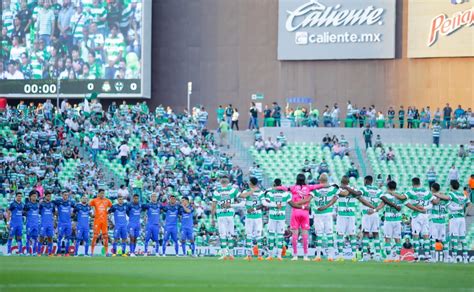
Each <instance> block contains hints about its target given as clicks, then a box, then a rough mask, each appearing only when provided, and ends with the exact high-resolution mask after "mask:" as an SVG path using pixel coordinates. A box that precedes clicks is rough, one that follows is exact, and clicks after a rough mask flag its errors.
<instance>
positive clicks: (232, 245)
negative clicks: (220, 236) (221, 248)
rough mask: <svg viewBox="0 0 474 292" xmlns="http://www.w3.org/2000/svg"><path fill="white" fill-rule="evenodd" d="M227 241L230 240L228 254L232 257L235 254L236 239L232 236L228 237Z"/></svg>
mask: <svg viewBox="0 0 474 292" xmlns="http://www.w3.org/2000/svg"><path fill="white" fill-rule="evenodd" d="M227 242H228V246H229V249H228V255H229V256H230V257H233V256H234V246H235V242H234V239H233V238H230V239H229V238H228V239H227Z"/></svg>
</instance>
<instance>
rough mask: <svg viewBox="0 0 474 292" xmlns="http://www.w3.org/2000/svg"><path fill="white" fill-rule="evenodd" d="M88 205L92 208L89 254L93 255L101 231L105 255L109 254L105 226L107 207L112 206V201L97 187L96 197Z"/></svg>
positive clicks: (107, 235)
mask: <svg viewBox="0 0 474 292" xmlns="http://www.w3.org/2000/svg"><path fill="white" fill-rule="evenodd" d="M89 205H90V206H91V207H92V208H93V209H94V213H95V216H94V237H93V239H92V251H91V256H93V255H94V248H95V244H96V241H97V238H98V237H99V234H100V233H102V240H103V242H104V248H105V253H106V256H108V255H109V250H108V247H109V233H108V228H107V218H108V209H109V208H111V207H112V202H111V201H110V200H109V199H107V198H105V191H104V190H103V189H99V193H98V194H97V198H95V199H93V200H91V201H90V203H89Z"/></svg>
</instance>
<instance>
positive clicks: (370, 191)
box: [359, 175, 382, 260]
mask: <svg viewBox="0 0 474 292" xmlns="http://www.w3.org/2000/svg"><path fill="white" fill-rule="evenodd" d="M373 181H374V178H373V177H372V176H370V175H368V176H366V177H365V178H364V186H363V187H362V188H361V189H360V190H361V192H362V196H361V197H360V198H359V201H360V202H361V203H362V232H363V236H364V237H363V239H362V254H363V258H364V260H367V259H368V257H369V244H370V241H373V247H374V249H373V250H372V251H374V250H375V253H374V255H377V256H378V255H380V252H381V245H380V238H379V231H380V217H379V214H376V213H375V212H374V211H375V208H376V207H377V206H378V205H380V197H381V196H382V190H380V189H379V188H378V187H376V186H374V185H372V183H373Z"/></svg>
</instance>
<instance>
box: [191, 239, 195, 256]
mask: <svg viewBox="0 0 474 292" xmlns="http://www.w3.org/2000/svg"><path fill="white" fill-rule="evenodd" d="M195 253H196V244H195V243H194V241H193V242H191V254H192V255H194V254H195Z"/></svg>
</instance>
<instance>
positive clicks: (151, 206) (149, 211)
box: [143, 193, 161, 256]
mask: <svg viewBox="0 0 474 292" xmlns="http://www.w3.org/2000/svg"><path fill="white" fill-rule="evenodd" d="M150 200H151V202H150V203H148V204H145V205H144V206H143V210H145V211H146V217H147V223H146V236H145V254H144V255H145V256H147V255H148V242H150V240H153V241H154V242H155V255H156V256H160V245H159V243H158V235H159V234H160V216H161V213H160V212H161V204H160V203H159V202H158V195H157V194H156V193H153V194H151V197H150Z"/></svg>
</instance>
